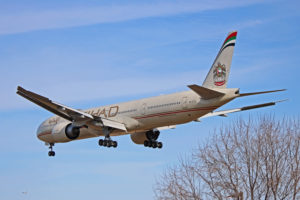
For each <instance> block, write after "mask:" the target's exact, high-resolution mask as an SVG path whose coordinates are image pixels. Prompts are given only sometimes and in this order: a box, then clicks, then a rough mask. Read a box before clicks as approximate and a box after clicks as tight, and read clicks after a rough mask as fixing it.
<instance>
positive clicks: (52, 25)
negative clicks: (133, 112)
mask: <svg viewBox="0 0 300 200" xmlns="http://www.w3.org/2000/svg"><path fill="white" fill-rule="evenodd" d="M257 2H261V1H258V0H252V1H250V0H247V1H238V0H224V1H208V0H201V1H176V2H161V3H156V4H153V3H152V4H149V3H148V4H129V5H113V6H107V5H106V6H93V7H91V6H90V7H68V8H62V9H60V10H43V9H41V10H36V11H30V12H28V11H27V12H26V11H23V12H21V13H20V12H18V14H16V13H15V12H13V11H12V12H11V14H7V12H2V14H0V34H12V33H21V32H28V31H35V30H45V29H56V28H68V27H76V26H83V25H92V24H98V23H111V22H120V21H126V20H133V19H140V18H146V17H159V16H168V15H176V14H183V13H195V12H202V11H207V10H217V9H226V8H231V7H238V6H246V5H249V4H253V3H257Z"/></svg>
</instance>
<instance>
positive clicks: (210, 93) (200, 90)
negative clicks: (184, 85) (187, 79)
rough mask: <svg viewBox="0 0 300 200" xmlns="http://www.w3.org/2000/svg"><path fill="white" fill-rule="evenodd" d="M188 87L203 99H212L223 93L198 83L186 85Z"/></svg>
mask: <svg viewBox="0 0 300 200" xmlns="http://www.w3.org/2000/svg"><path fill="white" fill-rule="evenodd" d="M188 87H189V88H190V89H191V90H193V91H194V92H196V93H197V94H198V95H199V96H201V97H202V98H203V99H213V98H216V97H220V96H223V95H224V93H222V92H218V91H215V90H212V89H208V88H206V87H202V86H199V85H196V84H194V85H188Z"/></svg>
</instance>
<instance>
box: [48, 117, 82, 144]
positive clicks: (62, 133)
mask: <svg viewBox="0 0 300 200" xmlns="http://www.w3.org/2000/svg"><path fill="white" fill-rule="evenodd" d="M79 134H80V129H79V128H78V127H74V126H73V125H72V124H71V123H70V122H62V123H59V124H57V125H55V126H54V127H53V129H52V137H53V140H54V141H55V142H69V141H71V140H74V139H76V138H78V137H79Z"/></svg>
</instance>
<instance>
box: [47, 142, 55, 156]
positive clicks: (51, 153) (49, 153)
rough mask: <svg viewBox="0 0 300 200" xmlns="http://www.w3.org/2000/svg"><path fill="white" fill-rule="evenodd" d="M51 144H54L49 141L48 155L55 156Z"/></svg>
mask: <svg viewBox="0 0 300 200" xmlns="http://www.w3.org/2000/svg"><path fill="white" fill-rule="evenodd" d="M53 146H54V143H50V146H49V149H50V151H49V152H48V156H55V151H53Z"/></svg>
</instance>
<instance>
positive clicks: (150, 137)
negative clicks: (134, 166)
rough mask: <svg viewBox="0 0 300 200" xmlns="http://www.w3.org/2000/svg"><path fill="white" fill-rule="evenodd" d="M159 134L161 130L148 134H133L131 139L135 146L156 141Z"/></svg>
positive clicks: (148, 132)
mask: <svg viewBox="0 0 300 200" xmlns="http://www.w3.org/2000/svg"><path fill="white" fill-rule="evenodd" d="M159 133H160V132H159V130H157V129H153V130H149V131H146V132H139V133H132V134H131V135H130V137H131V140H132V141H133V142H134V143H135V144H144V142H145V141H156V140H157V139H158V136H159Z"/></svg>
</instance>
